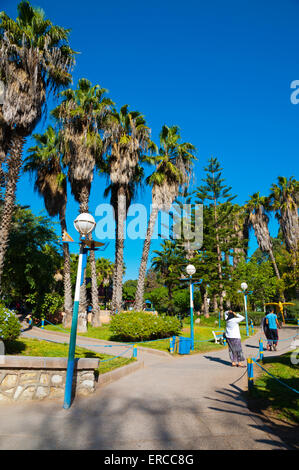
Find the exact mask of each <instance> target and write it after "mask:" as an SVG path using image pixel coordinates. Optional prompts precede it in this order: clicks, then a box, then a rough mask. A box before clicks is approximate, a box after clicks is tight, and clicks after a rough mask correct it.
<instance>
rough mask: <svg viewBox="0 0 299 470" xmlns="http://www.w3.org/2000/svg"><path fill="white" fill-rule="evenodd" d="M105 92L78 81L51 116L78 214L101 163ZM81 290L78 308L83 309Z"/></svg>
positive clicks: (93, 264)
mask: <svg viewBox="0 0 299 470" xmlns="http://www.w3.org/2000/svg"><path fill="white" fill-rule="evenodd" d="M106 91H107V90H105V89H104V88H101V87H100V86H99V85H95V86H92V85H91V82H90V81H89V80H87V79H85V78H82V79H80V80H79V81H78V85H77V88H76V89H75V90H72V89H68V90H64V91H63V92H62V93H61V96H62V98H63V101H62V103H61V104H60V105H59V106H57V108H56V109H55V110H54V111H53V112H52V113H53V115H54V117H55V118H56V119H57V120H58V121H59V122H60V123H61V125H62V130H61V132H62V142H63V154H64V156H63V162H64V164H65V165H66V166H67V168H68V171H67V174H68V179H69V181H70V185H71V191H72V194H73V195H74V197H75V200H76V201H77V202H79V204H80V213H83V212H88V210H89V196H90V190H91V184H92V181H93V176H94V170H95V167H96V166H101V162H102V141H101V136H100V133H99V130H100V129H101V127H102V126H103V122H104V120H105V119H106V117H107V114H108V113H109V110H110V107H111V106H112V105H113V102H112V101H111V100H110V99H109V98H106V97H105V93H106ZM90 263H91V278H92V287H91V293H92V305H93V313H94V314H96V313H98V310H99V300H98V286H97V273H96V260H95V253H94V251H93V250H91V251H90ZM84 292H86V290H85V288H83V290H82V293H83V299H82V302H81V305H82V306H83V308H84V309H85V307H86V294H85V298H84Z"/></svg>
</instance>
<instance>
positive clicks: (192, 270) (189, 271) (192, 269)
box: [186, 264, 196, 351]
mask: <svg viewBox="0 0 299 470" xmlns="http://www.w3.org/2000/svg"><path fill="white" fill-rule="evenodd" d="M186 272H187V274H189V280H190V338H191V351H194V325H193V283H192V276H193V274H195V272H196V269H195V266H193V264H188V266H187V268H186Z"/></svg>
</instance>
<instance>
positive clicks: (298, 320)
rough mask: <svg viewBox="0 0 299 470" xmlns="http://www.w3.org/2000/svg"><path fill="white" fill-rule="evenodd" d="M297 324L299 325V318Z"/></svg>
mask: <svg viewBox="0 0 299 470" xmlns="http://www.w3.org/2000/svg"><path fill="white" fill-rule="evenodd" d="M297 325H298V326H299V318H298V319H297Z"/></svg>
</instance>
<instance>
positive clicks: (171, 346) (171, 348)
mask: <svg viewBox="0 0 299 470" xmlns="http://www.w3.org/2000/svg"><path fill="white" fill-rule="evenodd" d="M174 345H175V336H173V337H172V338H170V342H169V352H170V354H173V353H174Z"/></svg>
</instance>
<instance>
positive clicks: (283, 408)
mask: <svg viewBox="0 0 299 470" xmlns="http://www.w3.org/2000/svg"><path fill="white" fill-rule="evenodd" d="M291 354H292V352H288V353H286V354H283V355H281V356H277V357H272V358H265V360H264V364H261V365H262V366H263V367H264V368H265V369H267V370H268V371H269V372H270V373H271V374H272V375H273V376H275V377H276V378H278V379H279V380H281V382H284V383H285V384H286V385H288V386H289V387H292V388H293V389H295V390H298V391H299V365H298V364H297V365H296V364H292V362H291ZM255 373H256V375H257V378H256V380H255V381H254V388H253V390H252V392H251V394H250V398H251V399H254V403H255V406H257V407H258V409H259V410H261V411H264V412H265V413H266V414H270V416H271V415H272V416H273V417H275V418H277V419H280V420H282V421H286V422H287V423H289V424H299V394H297V393H295V392H293V391H292V390H289V389H288V388H287V387H285V386H284V385H282V384H281V383H279V382H278V381H277V380H276V379H274V378H273V377H271V376H270V375H268V374H267V373H266V372H264V371H263V370H262V369H260V368H259V367H258V366H256V368H255Z"/></svg>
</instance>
